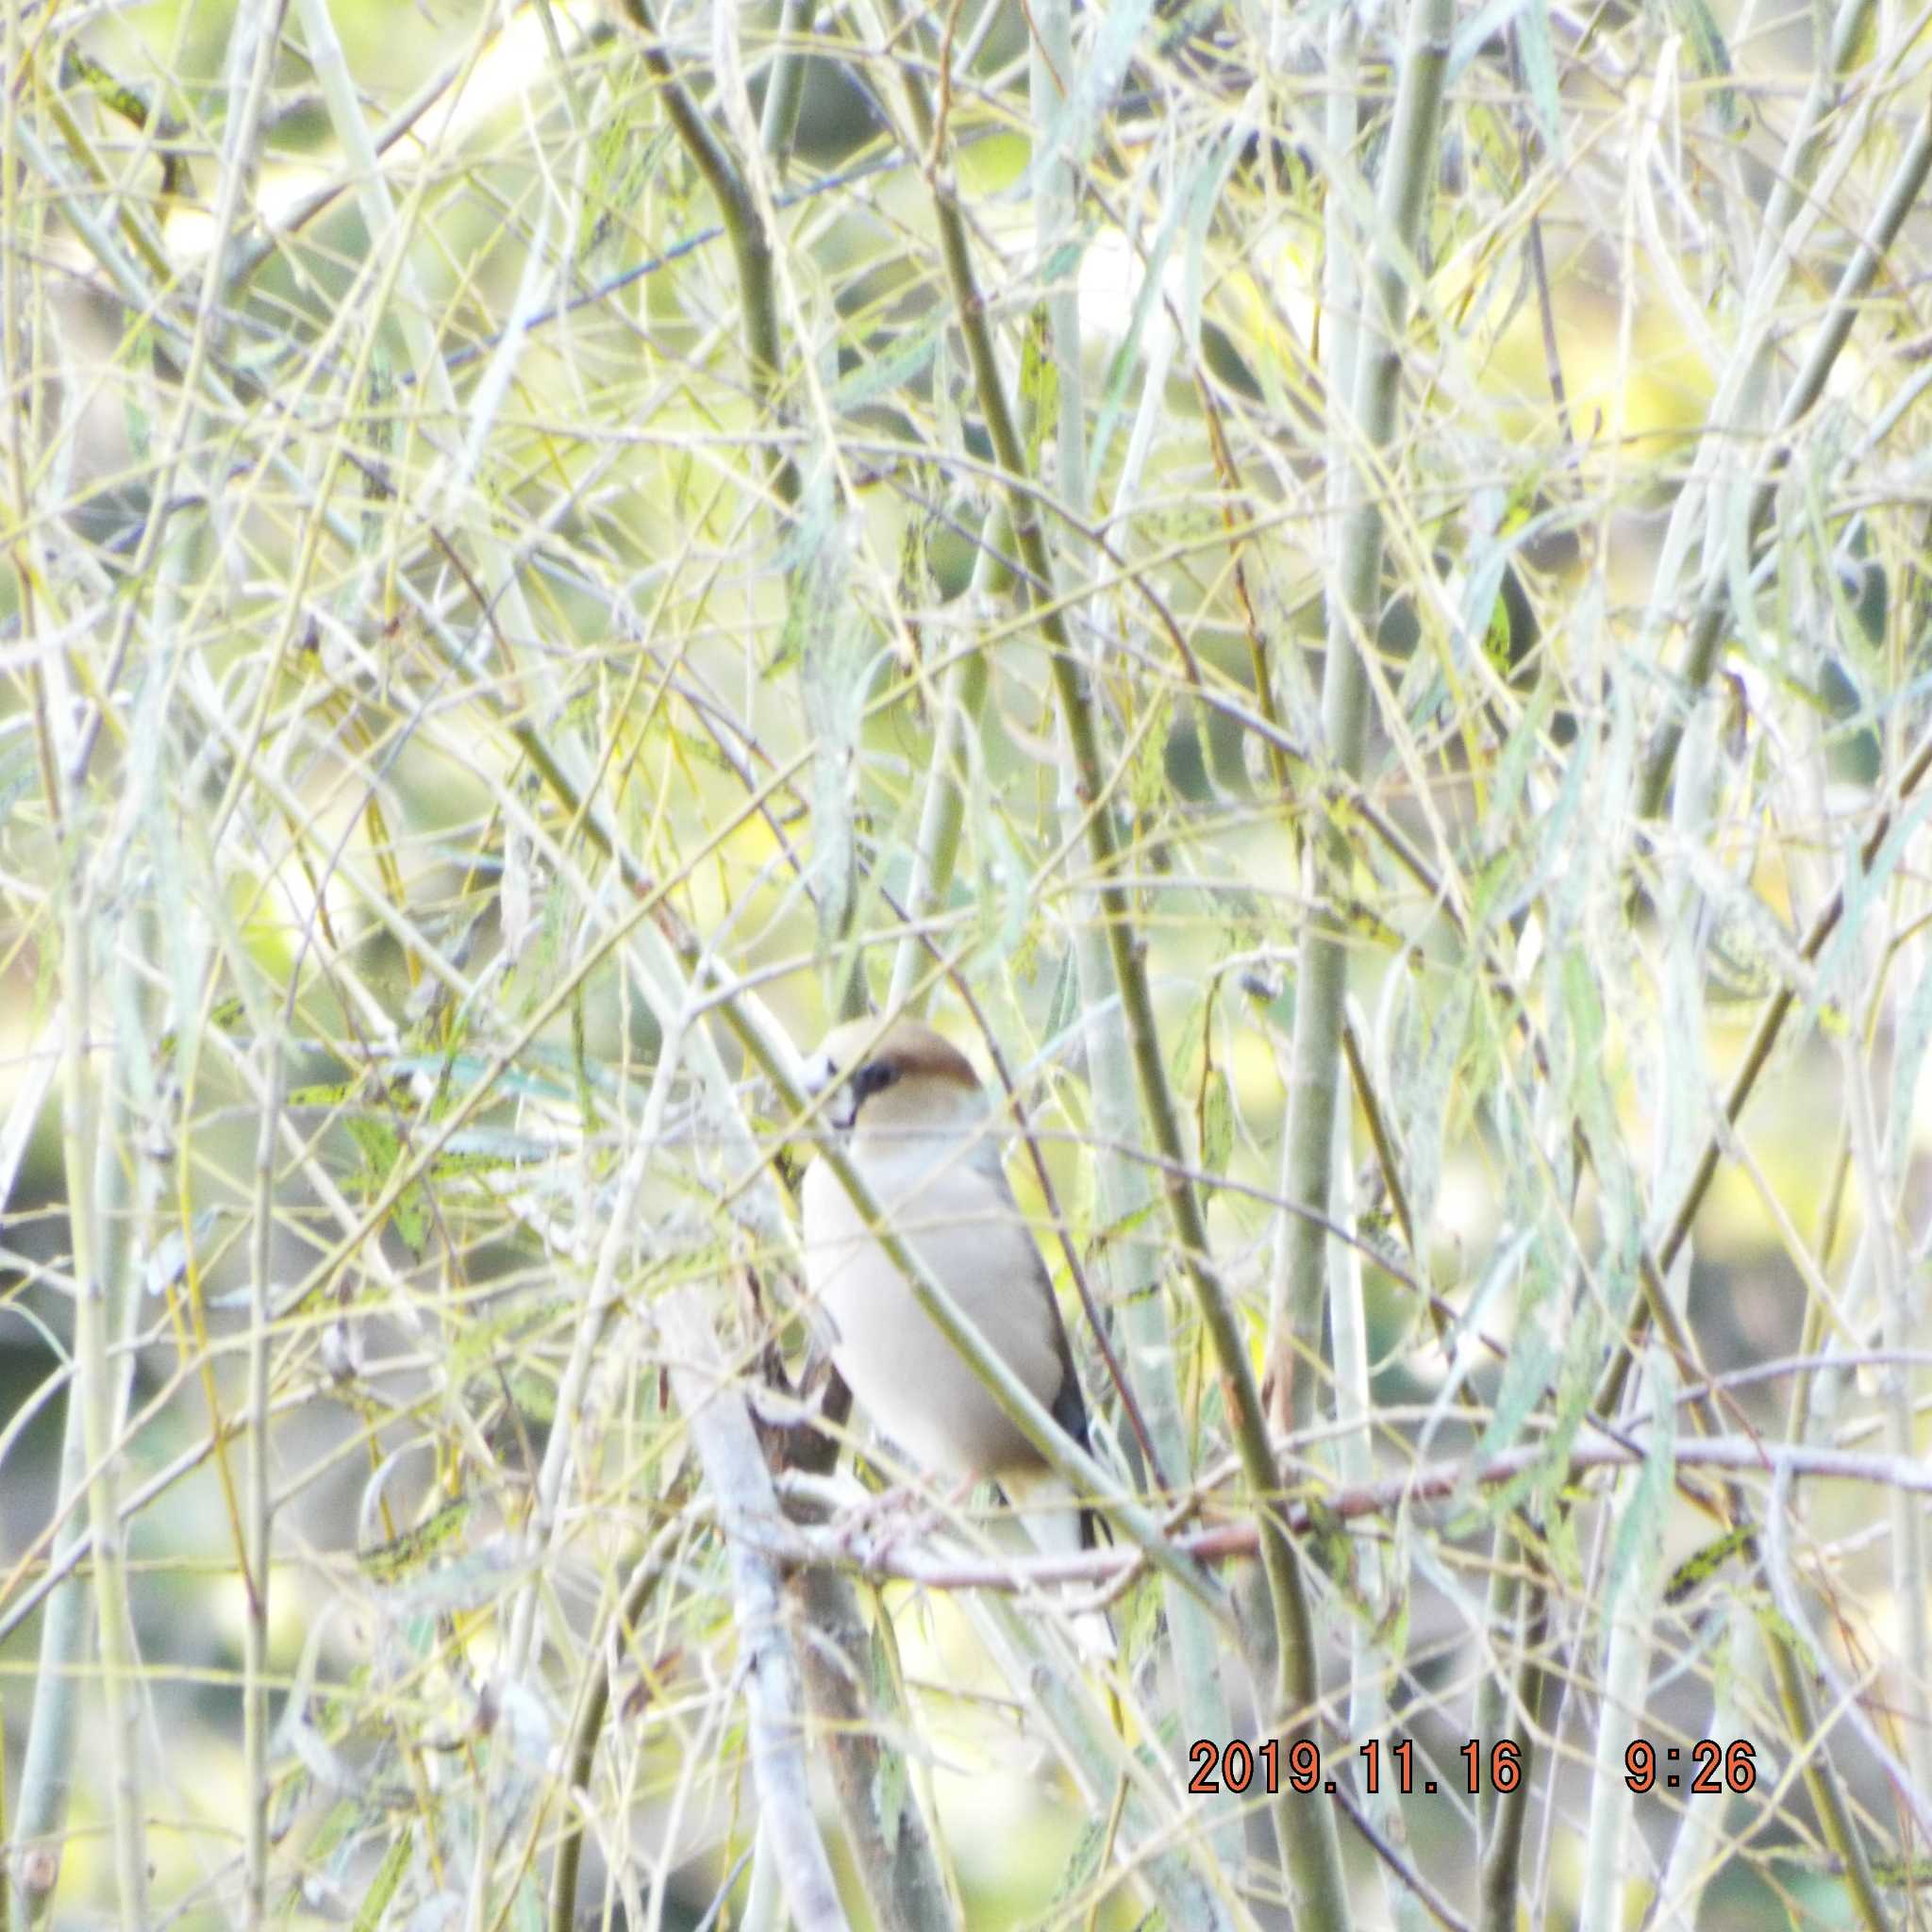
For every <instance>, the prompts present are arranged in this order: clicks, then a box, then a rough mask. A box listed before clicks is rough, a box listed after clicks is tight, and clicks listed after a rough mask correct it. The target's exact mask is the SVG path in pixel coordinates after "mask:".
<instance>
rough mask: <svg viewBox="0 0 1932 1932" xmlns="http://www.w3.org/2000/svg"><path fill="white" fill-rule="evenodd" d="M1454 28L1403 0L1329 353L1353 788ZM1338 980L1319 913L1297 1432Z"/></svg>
mask: <svg viewBox="0 0 1932 1932" xmlns="http://www.w3.org/2000/svg"><path fill="white" fill-rule="evenodd" d="M1454 25H1455V8H1454V6H1453V4H1452V0H1411V6H1410V11H1409V31H1408V44H1407V50H1406V52H1405V55H1404V58H1403V66H1402V81H1401V86H1400V89H1399V91H1398V92H1397V94H1396V100H1395V122H1394V126H1393V128H1392V130H1391V135H1390V140H1389V149H1388V153H1387V155H1386V156H1385V158H1384V159H1383V163H1382V167H1383V174H1382V181H1381V186H1380V190H1379V192H1378V194H1377V197H1376V204H1375V207H1376V216H1377V233H1376V235H1375V237H1374V244H1375V245H1374V260H1373V262H1372V264H1371V266H1370V269H1369V273H1368V275H1367V277H1366V280H1365V283H1364V288H1363V293H1364V298H1365V299H1364V301H1363V304H1362V308H1363V313H1362V317H1361V322H1360V333H1359V337H1358V340H1357V341H1356V342H1355V343H1354V344H1353V345H1352V347H1351V346H1347V345H1346V336H1345V334H1344V336H1343V337H1342V339H1341V341H1338V342H1337V344H1336V350H1335V354H1336V363H1337V366H1338V367H1339V368H1340V369H1341V370H1343V371H1347V372H1351V373H1352V375H1353V382H1352V385H1351V389H1350V391H1349V394H1350V399H1351V400H1350V407H1349V408H1348V410H1347V411H1346V412H1343V411H1342V410H1341V408H1339V398H1338V397H1336V396H1335V395H1334V394H1332V393H1331V395H1330V399H1329V408H1330V409H1331V411H1332V412H1333V414H1332V415H1331V419H1330V420H1331V436H1330V443H1329V473H1330V475H1331V476H1334V475H1341V476H1343V477H1346V478H1347V479H1348V487H1349V490H1350V493H1351V499H1352V508H1350V509H1349V510H1348V512H1347V514H1346V516H1345V517H1344V518H1343V520H1342V525H1341V540H1340V543H1339V546H1338V550H1337V558H1336V569H1335V575H1334V578H1333V580H1332V582H1331V583H1330V586H1329V591H1328V627H1327V663H1326V666H1325V669H1324V674H1323V687H1322V722H1323V727H1324V728H1323V750H1324V753H1325V755H1326V757H1327V759H1328V761H1329V763H1330V764H1331V765H1332V766H1334V767H1335V769H1336V770H1338V771H1339V772H1341V774H1343V775H1344V776H1345V777H1346V778H1348V779H1350V780H1353V779H1357V778H1359V776H1360V775H1361V769H1362V759H1363V757H1364V754H1365V749H1366V743H1367V735H1368V703H1369V679H1368V673H1367V670H1366V668H1365V666H1364V663H1363V658H1364V656H1365V654H1366V653H1367V652H1369V651H1371V650H1372V649H1374V637H1375V625H1376V611H1377V608H1378V607H1379V595H1380V589H1381V579H1382V536H1383V512H1382V493H1383V491H1385V490H1388V489H1391V487H1392V482H1391V473H1390V471H1389V469H1388V467H1387V458H1388V455H1389V452H1390V451H1391V448H1392V446H1393V443H1394V440H1395V428H1396V416H1397V409H1398V405H1399V403H1400V400H1401V388H1402V333H1403V317H1404V311H1405V309H1406V307H1407V287H1408V282H1409V279H1410V277H1411V276H1412V275H1415V274H1416V273H1417V270H1416V262H1417V260H1418V258H1419V254H1420V249H1421V245H1422V242H1423V225H1424V216H1425V214H1426V212H1427V208H1428V204H1429V197H1430V194H1431V192H1432V191H1433V187H1434V183H1435V176H1436V158H1437V154H1436V150H1437V140H1436V137H1437V130H1438V128H1439V127H1440V125H1441V108H1442V88H1443V79H1444V75H1445V73H1446V69H1447V64H1448V53H1449V36H1450V32H1451V30H1452V28H1453V26H1454ZM1332 198H1333V192H1332V191H1331V199H1332ZM1331 319H1333V318H1331ZM1307 849H1308V862H1309V863H1310V864H1311V865H1312V866H1313V867H1314V869H1315V873H1316V876H1317V878H1318V880H1319V879H1327V880H1330V881H1333V882H1334V883H1335V885H1336V886H1338V887H1339V886H1341V885H1344V884H1345V882H1346V880H1347V878H1348V874H1349V870H1350V867H1351V864H1352V858H1351V854H1350V850H1349V845H1348V838H1347V834H1346V833H1345V832H1344V831H1343V830H1342V829H1341V827H1340V826H1337V825H1333V824H1331V825H1328V826H1325V827H1324V828H1323V829H1322V830H1321V832H1320V833H1319V835H1318V836H1316V837H1314V838H1311V839H1310V840H1309V841H1308V848H1307ZM1347 983H1348V952H1347V941H1346V938H1345V936H1344V934H1343V933H1342V932H1341V930H1340V929H1339V928H1338V927H1337V926H1336V925H1335V924H1332V922H1331V921H1330V920H1329V919H1328V918H1325V917H1324V915H1323V914H1322V913H1320V912H1319V911H1318V912H1317V913H1316V914H1315V915H1314V916H1313V917H1311V918H1310V919H1309V921H1308V923H1307V926H1306V927H1305V929H1304V931H1303V934H1302V941H1301V954H1300V971H1299V973H1298V974H1297V977H1296V987H1295V1015H1294V1040H1293V1043H1292V1046H1291V1053H1290V1060H1289V1088H1288V1092H1289V1109H1290V1116H1289V1124H1288V1129H1287V1134H1286V1138H1285V1141H1284V1146H1283V1156H1282V1194H1283V1197H1284V1198H1285V1199H1286V1200H1288V1201H1289V1202H1291V1203H1294V1204H1297V1205H1298V1206H1300V1207H1303V1208H1307V1209H1308V1210H1310V1211H1309V1212H1307V1213H1301V1214H1292V1215H1291V1217H1290V1225H1289V1228H1288V1231H1287V1253H1286V1256H1285V1257H1284V1265H1285V1271H1286V1275H1287V1290H1288V1306H1289V1314H1290V1324H1289V1326H1288V1328H1287V1329H1286V1330H1285V1331H1284V1332H1283V1333H1282V1334H1280V1335H1278V1336H1276V1337H1275V1338H1274V1351H1275V1353H1274V1388H1275V1402H1276V1405H1277V1407H1276V1417H1275V1419H1276V1421H1277V1423H1280V1422H1282V1421H1285V1420H1288V1419H1292V1420H1293V1422H1295V1423H1296V1424H1301V1425H1304V1426H1306V1425H1307V1424H1311V1423H1312V1422H1313V1421H1314V1419H1315V1414H1316V1390H1317V1388H1318V1386H1319V1385H1318V1382H1317V1378H1316V1374H1315V1364H1316V1363H1317V1362H1318V1361H1319V1360H1320V1356H1321V1319H1322V1285H1323V1268H1322V1251H1323V1245H1324V1241H1325V1240H1326V1234H1325V1232H1324V1212H1325V1209H1326V1207H1327V1201H1328V1162H1329V1156H1330V1150H1331V1147H1332V1145H1333V1131H1334V1126H1333V1124H1334V1117H1335V1110H1336V1107H1337V1093H1338V1089H1339V1086H1340V1080H1341V1017H1342V1002H1343V998H1344V996H1345V994H1346V991H1347Z"/></svg>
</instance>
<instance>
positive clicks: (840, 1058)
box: [805, 1020, 986, 1145]
mask: <svg viewBox="0 0 1932 1932" xmlns="http://www.w3.org/2000/svg"><path fill="white" fill-rule="evenodd" d="M805 1084H806V1090H807V1091H808V1092H810V1093H814V1094H816V1093H826V1092H829V1094H830V1096H831V1097H830V1099H829V1100H828V1101H827V1102H826V1104H825V1109H824V1118H825V1120H827V1121H828V1122H829V1123H830V1124H832V1125H833V1126H835V1127H837V1128H840V1129H841V1130H842V1131H845V1132H849V1133H851V1134H852V1135H853V1137H854V1139H855V1140H865V1141H872V1142H873V1143H874V1144H875V1145H876V1144H880V1143H885V1142H891V1141H913V1140H916V1139H919V1138H922V1137H925V1136H939V1137H948V1136H951V1135H954V1134H957V1133H958V1132H960V1131H961V1130H962V1129H967V1128H971V1129H973V1130H975V1131H976V1130H977V1129H979V1128H980V1127H982V1126H983V1125H984V1124H985V1119H986V1106H985V1097H984V1095H983V1094H982V1092H981V1091H980V1086H979V1077H978V1075H977V1074H974V1071H973V1066H972V1062H971V1061H969V1060H968V1059H967V1058H966V1056H965V1055H964V1054H962V1053H961V1052H960V1051H959V1049H958V1047H957V1046H955V1045H954V1044H953V1043H952V1041H949V1040H948V1039H946V1037H945V1036H944V1035H943V1034H941V1033H936V1032H935V1031H934V1030H933V1029H932V1028H931V1027H930V1026H928V1025H926V1024H924V1021H921V1020H895V1021H893V1022H892V1023H891V1024H890V1025H888V1026H886V1027H885V1028H884V1029H883V1030H881V1027H880V1024H879V1022H878V1021H877V1020H851V1021H848V1022H847V1023H846V1024H844V1025H842V1026H837V1027H834V1028H833V1030H832V1031H831V1032H830V1033H829V1034H828V1035H827V1036H826V1037H825V1040H824V1043H823V1044H822V1045H821V1046H820V1047H819V1050H818V1051H817V1052H816V1053H815V1054H813V1055H812V1057H811V1058H810V1059H808V1061H807V1062H806V1083H805Z"/></svg>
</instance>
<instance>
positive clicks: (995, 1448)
mask: <svg viewBox="0 0 1932 1932" xmlns="http://www.w3.org/2000/svg"><path fill="white" fill-rule="evenodd" d="M979 1152H980V1155H981V1158H979V1159H978V1160H976V1161H975V1160H974V1158H972V1157H971V1156H962V1157H961V1158H957V1159H954V1160H951V1161H949V1162H944V1163H941V1165H939V1166H938V1167H937V1168H935V1167H934V1166H933V1165H931V1164H930V1162H929V1161H921V1160H917V1159H914V1160H899V1159H893V1158H890V1157H889V1158H885V1159H868V1158H865V1157H864V1156H863V1155H862V1154H860V1155H859V1156H858V1159H859V1165H860V1168H861V1171H862V1172H863V1173H864V1174H865V1175H866V1178H867V1180H868V1181H869V1182H870V1183H871V1185H872V1188H873V1191H874V1193H875V1194H876V1195H877V1196H878V1198H879V1201H880V1204H881V1206H882V1207H883V1208H885V1210H886V1212H887V1214H888V1215H889V1217H890V1218H891V1222H892V1224H893V1226H894V1227H895V1228H896V1229H897V1231H898V1233H899V1235H900V1236H901V1238H902V1239H903V1240H904V1241H906V1242H907V1243H908V1245H909V1246H910V1247H912V1248H913V1249H914V1250H915V1251H916V1252H917V1253H918V1254H919V1255H920V1256H921V1257H922V1258H923V1259H924V1262H925V1265H926V1267H927V1268H928V1269H929V1270H930V1271H931V1272H932V1274H934V1275H935V1276H936V1277H937V1278H938V1279H939V1280H940V1281H941V1283H942V1284H943V1286H944V1287H945V1288H946V1290H947V1291H949V1292H950V1294H951V1295H952V1297H953V1299H954V1300H955V1301H956V1302H957V1303H958V1305H959V1307H960V1308H961V1309H962V1310H963V1311H964V1312H965V1313H966V1314H967V1315H968V1316H970V1317H971V1318H972V1320H973V1322H974V1324H975V1325H976V1326H977V1327H978V1329H979V1331H980V1333H981V1334H982V1335H984V1336H985V1338H986V1340H987V1341H988V1342H989V1343H990V1344H991V1347H992V1348H993V1349H994V1351H995V1352H996V1353H997V1354H998V1355H999V1356H1000V1357H1002V1358H1003V1359H1004V1360H1005V1361H1006V1362H1007V1363H1008V1365H1009V1366H1010V1367H1011V1368H1012V1369H1013V1371H1014V1373H1015V1374H1018V1375H1019V1376H1020V1378H1021V1380H1022V1381H1024V1383H1025V1384H1026V1386H1027V1388H1028V1389H1029V1390H1030V1391H1032V1392H1033V1394H1034V1395H1036V1396H1037V1397H1038V1398H1039V1399H1040V1401H1041V1403H1042V1404H1046V1405H1051V1404H1052V1402H1053V1400H1054V1396H1055V1394H1056V1392H1057V1391H1058V1388H1059V1384H1060V1378H1061V1375H1062V1374H1063V1373H1064V1367H1063V1363H1062V1361H1061V1358H1060V1356H1059V1354H1058V1347H1057V1341H1058V1330H1057V1327H1056V1311H1055V1309H1054V1307H1053V1304H1052V1299H1051V1298H1052V1293H1053V1291H1052V1288H1051V1287H1050V1285H1049V1284H1048V1282H1047V1279H1046V1274H1045V1270H1044V1268H1043V1267H1042V1265H1041V1259H1040V1255H1039V1251H1038V1249H1037V1248H1036V1247H1035V1246H1034V1241H1033V1235H1032V1232H1031V1230H1030V1229H1029V1228H1028V1227H1027V1226H1026V1224H1025V1223H1024V1220H1022V1218H1021V1216H1020V1213H1019V1210H1018V1208H1016V1207H1015V1206H1014V1204H1013V1200H1012V1196H1011V1194H1010V1193H1009V1192H1008V1189H1007V1186H1006V1182H1005V1179H1004V1177H1003V1176H1001V1175H1000V1174H999V1172H998V1168H997V1164H996V1159H990V1158H988V1150H987V1148H986V1147H984V1146H983V1147H982V1148H981V1149H980V1150H979ZM805 1236H806V1273H807V1279H808V1286H809V1288H810V1289H811V1291H812V1293H813V1294H814V1296H815V1297H816V1298H817V1300H818V1302H819V1304H820V1306H821V1307H823V1308H824V1311H825V1313H826V1314H827V1315H829V1316H830V1317H831V1320H832V1323H833V1324H834V1325H835V1327H836V1329H837V1339H836V1341H835V1342H834V1345H833V1350H832V1357H833V1359H834V1360H835V1361H836V1362H837V1363H838V1365H839V1373H840V1374H841V1375H843V1376H844V1378H845V1381H846V1384H847V1386H848V1387H849V1388H850V1389H851V1391H852V1394H853V1398H854V1400H855V1401H856V1402H857V1403H858V1405H859V1407H861V1408H862V1409H863V1410H864V1411H865V1412H866V1413H867V1414H868V1415H869V1416H870V1417H871V1419H872V1421H873V1423H874V1425H875V1426H876V1427H877V1428H878V1429H879V1430H880V1431H881V1432H882V1433H883V1434H885V1435H886V1436H887V1437H889V1438H890V1439H891V1441H894V1442H896V1443H897V1444H898V1445H899V1447H900V1448H902V1449H903V1450H904V1451H905V1452H906V1453H907V1454H908V1456H910V1457H912V1458H913V1459H914V1460H915V1461H917V1462H918V1463H920V1464H921V1465H922V1466H924V1468H926V1469H928V1470H930V1471H931V1472H933V1473H934V1474H941V1475H947V1476H955V1477H963V1476H967V1475H974V1474H979V1475H998V1474H1000V1473H1001V1472H1002V1471H1004V1470H1014V1469H1022V1468H1025V1467H1027V1466H1028V1465H1032V1464H1037V1463H1038V1462H1039V1460H1040V1457H1039V1454H1038V1452H1037V1451H1036V1450H1035V1449H1034V1447H1033V1445H1032V1444H1031V1443H1030V1442H1028V1441H1027V1440H1026V1439H1025V1437H1024V1435H1022V1434H1021V1432H1020V1431H1019V1429H1017V1428H1016V1427H1015V1426H1014V1425H1013V1424H1012V1423H1011V1422H1010V1421H1009V1420H1008V1417H1007V1415H1006V1413H1005V1412H1004V1411H1003V1410H1002V1409H1001V1408H1000V1407H999V1406H998V1404H997V1403H995V1402H994V1400H993V1398H992V1397H991V1394H989V1393H988V1392H987V1390H986V1388H985V1386H984V1385H983V1384H982V1383H981V1382H980V1380H979V1378H978V1377H977V1376H976V1375H974V1373H973V1371H972V1370H971V1369H970V1368H969V1367H968V1366H967V1365H966V1362H965V1360H964V1358H963V1357H961V1356H960V1355H959V1354H958V1351H957V1350H956V1349H955V1348H954V1347H953V1345H952V1343H951V1342H950V1341H947V1339H946V1337H945V1335H944V1334H943V1333H942V1332H941V1329H940V1328H939V1327H938V1325H937V1324H935V1323H934V1322H933V1321H932V1319H931V1318H930V1317H929V1316H928V1315H927V1314H926V1313H925V1311H924V1309H923V1308H922V1307H920V1306H919V1304H918V1303H917V1302H916V1301H915V1300H914V1299H913V1293H912V1289H911V1287H910V1285H909V1284H908V1282H907V1281H906V1279H905V1277H904V1276H903V1275H902V1274H900V1272H899V1270H898V1269H897V1268H896V1267H895V1266H894V1265H893V1263H892V1261H891V1258H890V1257H888V1256H887V1255H886V1254H885V1252H884V1251H883V1250H882V1249H881V1248H880V1247H879V1246H878V1244H877V1243H876V1242H875V1241H874V1240H873V1238H872V1236H871V1235H870V1234H869V1233H868V1232H867V1230H866V1227H865V1224H864V1223H863V1221H862V1220H860V1218H859V1216H858V1213H857V1211H856V1210H855V1209H854V1208H853V1206H852V1203H851V1201H850V1199H849V1198H848V1197H847V1195H846V1192H845V1190H844V1188H843V1187H842V1186H841V1184H840V1181H839V1177H838V1176H837V1175H836V1174H833V1173H832V1171H831V1169H830V1167H829V1166H828V1165H827V1164H826V1163H825V1162H824V1161H823V1160H820V1161H815V1162H814V1163H813V1164H812V1167H811V1168H810V1170H809V1171H808V1174H806V1178H805Z"/></svg>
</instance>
